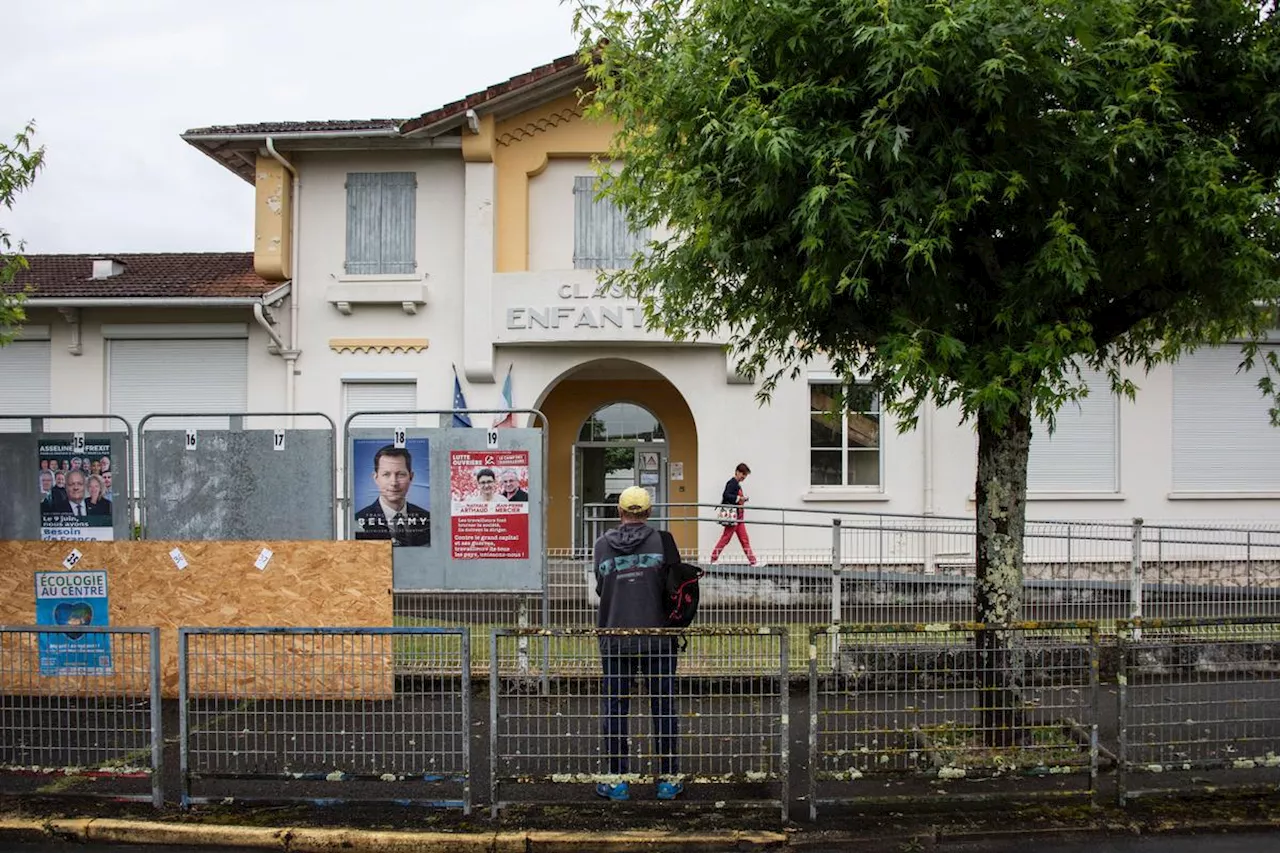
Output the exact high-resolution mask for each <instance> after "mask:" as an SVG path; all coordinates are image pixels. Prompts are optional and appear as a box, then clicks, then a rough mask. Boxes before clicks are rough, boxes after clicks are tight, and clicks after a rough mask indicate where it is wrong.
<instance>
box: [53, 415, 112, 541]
mask: <svg viewBox="0 0 1280 853" xmlns="http://www.w3.org/2000/svg"><path fill="white" fill-rule="evenodd" d="M37 446H38V455H39V459H40V462H39V465H40V470H39V474H38V478H39V486H40V538H41V539H44V540H64V539H70V540H81V539H96V540H99V541H107V540H111V539H114V538H115V530H114V527H113V526H112V521H111V505H112V501H113V500H114V499H115V492H114V491H113V489H112V484H111V480H112V476H113V474H114V470H113V465H112V459H111V437H110V436H106V435H90V436H85V435H79V434H77V435H76V436H75V437H74V438H72V439H70V440H68V439H44V440H41V441H39V442H38V443H37Z"/></svg>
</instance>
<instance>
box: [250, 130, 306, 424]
mask: <svg viewBox="0 0 1280 853" xmlns="http://www.w3.org/2000/svg"><path fill="white" fill-rule="evenodd" d="M267 153H268V154H270V155H271V156H272V158H273V159H274V160H275V161H276V162H277V163H279V164H280V165H281V166H284V167H285V168H286V169H288V170H289V174H290V175H292V176H293V182H292V183H293V187H292V193H293V204H292V214H291V216H290V219H291V220H292V221H291V222H290V223H289V228H290V235H289V275H290V277H291V278H292V280H293V287H292V288H291V289H290V292H289V346H287V347H284V346H282V347H280V354H281V355H282V356H283V357H284V370H285V374H284V397H285V407H286V408H285V411H286V412H294V411H296V410H297V393H298V386H297V375H298V356H299V355H301V354H302V353H301V352H300V351H299V350H298V337H299V336H298V257H299V248H298V247H299V244H300V242H301V241H300V240H299V239H298V236H299V235H298V226H299V223H300V222H301V221H302V181H301V180H300V179H299V178H298V170H297V169H295V168H294V167H293V164H292V163H290V162H289V161H288V160H286V159H285V158H284V157H282V156H280V152H279V151H277V150H276V146H275V142H274V140H272V138H271V137H270V136H268V137H267ZM255 310H256V309H255ZM288 426H290V427H292V426H293V418H289V422H288Z"/></svg>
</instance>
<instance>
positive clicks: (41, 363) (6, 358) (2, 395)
mask: <svg viewBox="0 0 1280 853" xmlns="http://www.w3.org/2000/svg"><path fill="white" fill-rule="evenodd" d="M51 352H52V351H51V349H50V344H49V342H48V341H13V342H12V343H10V344H9V345H8V346H5V347H0V415H6V414H8V415H36V414H42V413H44V412H47V411H49V385H50V379H49V376H50V369H51V368H50V354H51ZM30 427H31V425H30V423H28V422H26V421H5V420H0V432H26V431H27V430H29V429H30Z"/></svg>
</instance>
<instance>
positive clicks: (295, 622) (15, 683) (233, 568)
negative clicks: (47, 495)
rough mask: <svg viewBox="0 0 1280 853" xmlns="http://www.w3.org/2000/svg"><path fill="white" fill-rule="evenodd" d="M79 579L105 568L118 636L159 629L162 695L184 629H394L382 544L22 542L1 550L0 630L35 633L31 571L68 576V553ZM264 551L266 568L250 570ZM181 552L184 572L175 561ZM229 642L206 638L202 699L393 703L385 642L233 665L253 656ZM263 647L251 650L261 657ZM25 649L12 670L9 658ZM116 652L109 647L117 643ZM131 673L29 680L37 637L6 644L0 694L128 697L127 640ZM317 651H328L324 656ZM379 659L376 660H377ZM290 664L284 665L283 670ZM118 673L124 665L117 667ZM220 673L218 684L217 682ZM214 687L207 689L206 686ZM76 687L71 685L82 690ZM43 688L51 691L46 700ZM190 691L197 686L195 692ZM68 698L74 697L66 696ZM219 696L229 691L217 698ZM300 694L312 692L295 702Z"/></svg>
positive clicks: (278, 653)
mask: <svg viewBox="0 0 1280 853" xmlns="http://www.w3.org/2000/svg"><path fill="white" fill-rule="evenodd" d="M73 547H74V548H76V549H77V550H79V551H80V552H81V555H82V556H81V559H80V561H79V563H78V565H77V568H78V569H105V570H106V571H107V584H108V595H109V599H110V602H109V605H110V619H111V624H112V625H113V626H141V627H151V626H156V627H159V628H160V640H161V654H160V656H161V662H162V666H161V673H162V689H163V691H164V695H165V696H168V697H174V696H177V694H178V654H177V644H178V630H177V629H178V628H179V627H202V628H203V627H260V626H271V627H308V628H309V627H334V628H347V627H385V626H390V625H391V612H392V611H391V604H392V598H391V546H390V543H387V542H295V541H286V542H278V541H273V542H266V541H261V542H163V541H147V542H77V543H69V542H19V541H0V624H4V625H33V624H34V623H35V587H34V580H33V575H34V573H35V572H38V571H63V570H64V569H63V560H64V559H65V558H66V556H67V554H68V553H69V552H70V551H71V549H72V548H73ZM264 548H265V549H269V550H270V551H271V552H272V553H271V557H270V561H269V562H267V563H266V566H265V568H262V569H259V568H258V567H257V566H256V565H255V562H256V561H258V560H259V558H260V556H262V552H263V549H264ZM174 549H177V550H179V551H180V552H181V554H182V557H183V559H184V560H185V562H186V567H185V568H183V569H179V568H178V567H177V566H176V565H175V562H174V559H173V557H172V556H171V553H170V552H172V551H173V550H174ZM232 639H233V638H231V637H220V638H215V639H214V640H212V641H210V640H208V639H205V640H202V641H201V642H202V643H203V644H204V645H203V646H202V647H201V648H202V649H204V650H205V651H204V652H202V654H206V655H208V660H207V661H206V664H207V665H205V666H202V667H199V668H197V669H196V670H195V671H194V672H193V675H194V676H197V677H199V679H200V684H199V687H200V688H201V689H202V690H210V691H213V690H214V689H215V688H217V690H216V692H218V693H220V694H222V695H236V696H240V697H247V696H280V695H294V696H298V695H308V696H323V698H355V697H369V696H371V695H378V694H383V695H386V694H389V692H390V690H391V660H390V649H391V643H390V641H389V639H386V638H376V639H375V640H370V639H369V638H344V637H331V638H326V640H325V642H324V643H323V645H322V646H321V645H317V644H316V642H315V641H307V640H306V639H305V638H300V637H293V638H285V637H273V638H271V645H270V648H271V650H272V651H271V654H270V655H267V656H263V655H261V654H260V655H258V656H257V657H252V656H248V657H244V658H243V659H241V658H240V655H241V654H242V652H243V653H245V654H248V652H247V651H246V650H247V649H248V648H249V647H247V646H242V647H236V646H234V645H232V644H231V643H230V642H229V641H231V640H232ZM264 639H265V638H258V640H257V642H258V644H259V645H258V646H256V647H255V648H256V649H259V650H262V649H266V648H267V646H266V645H263V643H264ZM14 642H17V643H18V646H20V647H23V648H24V649H25V651H23V652H21V653H20V658H19V660H16V661H14V662H12V663H10V662H9V661H10V660H11V658H10V657H8V655H9V654H10V652H11V651H15V650H16V649H17V648H18V646H14V645H13V643H14ZM113 645H115V644H113ZM126 646H127V647H128V648H129V649H130V650H134V649H138V652H137V654H138V655H139V657H138V659H137V660H134V654H132V653H131V654H130V655H128V659H129V660H128V667H127V669H128V670H129V671H127V672H126V671H122V672H120V673H119V674H118V675H113V676H110V677H107V676H77V677H74V678H38V677H37V678H34V679H33V678H32V673H35V674H36V675H38V673H39V665H38V664H39V661H38V658H37V657H36V655H35V638H34V637H33V636H27V637H25V638H23V639H21V640H17V641H13V640H11V641H10V642H9V645H7V646H6V647H5V649H4V653H5V655H6V657H5V659H4V660H5V661H6V663H5V665H4V667H3V670H2V671H0V687H3V688H4V689H6V690H15V689H22V690H23V692H32V685H33V684H38V685H43V686H41V687H40V688H39V689H38V690H37V691H34V692H57V693H58V694H60V695H67V694H68V691H70V692H71V693H75V694H81V695H83V694H99V693H103V692H104V691H106V692H112V693H119V692H126V688H127V692H130V693H132V692H134V691H135V690H136V689H137V688H138V685H139V684H142V685H144V687H143V690H144V691H145V680H141V681H140V680H139V678H138V676H137V673H136V672H133V671H132V670H135V669H137V668H139V667H145V665H146V664H145V660H143V659H142V657H144V656H145V651H143V650H142V649H144V648H145V647H139V646H136V645H133V644H131V643H130V642H129V641H124V645H122V646H121V647H122V648H125V647H126ZM322 648H323V651H321V649H322ZM375 649H376V650H377V651H376V652H375ZM285 663H287V665H285ZM117 668H120V667H117ZM215 673H216V675H215ZM211 679H213V680H211ZM77 685H78V686H77ZM45 686H47V688H48V690H47V691H46V689H45ZM195 686H197V685H196V684H195V683H194V681H193V687H195ZM72 688H75V689H72ZM224 691H225V693H224ZM302 691H307V692H302Z"/></svg>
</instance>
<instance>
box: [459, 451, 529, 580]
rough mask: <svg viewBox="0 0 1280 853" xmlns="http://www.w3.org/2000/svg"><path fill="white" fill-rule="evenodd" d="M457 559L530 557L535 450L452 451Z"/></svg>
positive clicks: (518, 558)
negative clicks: (531, 464)
mask: <svg viewBox="0 0 1280 853" xmlns="http://www.w3.org/2000/svg"><path fill="white" fill-rule="evenodd" d="M449 498H450V500H449V503H450V510H451V512H450V516H451V518H450V532H451V533H452V537H451V538H452V540H453V550H452V554H453V559H455V560H479V559H498V560H504V559H505V560H525V559H528V557H529V451H527V450H490V451H478V450H453V451H450V452H449Z"/></svg>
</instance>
